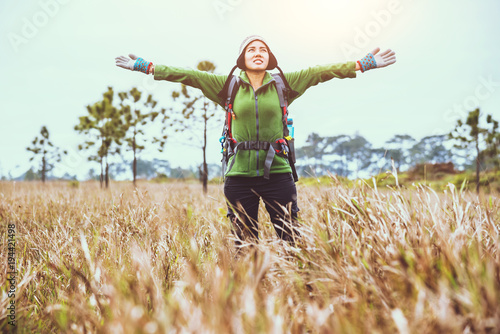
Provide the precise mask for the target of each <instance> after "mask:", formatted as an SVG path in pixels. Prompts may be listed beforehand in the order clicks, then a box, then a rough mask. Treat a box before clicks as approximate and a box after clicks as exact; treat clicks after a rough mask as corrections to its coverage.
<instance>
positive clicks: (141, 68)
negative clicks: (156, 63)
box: [115, 54, 153, 74]
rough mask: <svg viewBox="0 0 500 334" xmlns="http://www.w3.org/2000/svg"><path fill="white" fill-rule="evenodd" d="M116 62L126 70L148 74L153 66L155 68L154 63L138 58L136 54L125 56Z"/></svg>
mask: <svg viewBox="0 0 500 334" xmlns="http://www.w3.org/2000/svg"><path fill="white" fill-rule="evenodd" d="M129 57H130V58H129ZM115 62H116V66H119V67H122V68H126V69H127V70H131V71H138V72H142V73H146V74H148V73H149V70H150V68H151V66H153V63H152V62H150V61H145V60H144V59H142V58H138V57H137V56H136V55H134V54H129V55H128V57H125V56H119V57H116V58H115Z"/></svg>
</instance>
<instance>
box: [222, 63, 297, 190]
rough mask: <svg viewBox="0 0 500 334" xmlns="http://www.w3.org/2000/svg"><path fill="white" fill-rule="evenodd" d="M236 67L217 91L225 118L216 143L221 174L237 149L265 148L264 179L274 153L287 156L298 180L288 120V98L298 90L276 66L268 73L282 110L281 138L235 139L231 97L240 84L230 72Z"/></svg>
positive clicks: (267, 176) (231, 165) (224, 172)
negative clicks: (268, 139)
mask: <svg viewBox="0 0 500 334" xmlns="http://www.w3.org/2000/svg"><path fill="white" fill-rule="evenodd" d="M236 67H237V66H235V67H233V69H232V70H231V72H230V74H229V76H228V78H227V80H226V82H225V84H224V87H223V88H222V90H221V91H220V92H219V94H218V97H219V98H220V99H221V105H224V109H225V111H226V119H225V123H224V127H223V130H222V136H221V137H220V139H219V142H220V143H221V146H222V150H221V153H222V174H223V175H225V174H226V167H227V164H228V162H229V159H230V158H231V157H232V156H233V155H236V153H237V152H238V151H239V150H265V151H267V155H266V160H265V163H264V178H266V179H269V172H270V169H271V165H272V163H273V160H274V156H275V155H278V156H281V157H284V158H287V160H288V163H289V164H290V167H291V168H292V175H293V179H294V181H295V182H297V181H298V179H299V178H298V175H297V171H296V169H295V145H294V138H293V137H292V136H290V133H289V130H288V125H291V122H290V121H291V120H288V108H287V107H288V99H291V98H294V97H296V96H297V95H299V93H297V92H296V91H294V90H292V89H291V88H290V86H289V84H288V82H287V81H286V78H285V75H284V74H283V72H282V71H281V69H280V68H279V67H277V68H278V70H279V72H280V73H273V74H271V75H272V77H273V78H274V84H275V86H276V91H277V92H278V98H279V101H280V106H281V110H282V111H283V117H282V121H283V138H280V139H278V140H276V142H274V143H271V142H266V141H244V142H239V143H238V142H237V141H236V140H235V139H234V138H233V135H232V132H231V121H232V120H233V119H234V118H235V117H236V115H235V114H234V110H233V103H234V97H235V96H236V93H237V92H238V88H239V87H240V84H241V79H240V77H238V76H236V75H233V72H234V70H235V69H236ZM235 160H236V159H233V161H232V162H231V164H230V166H229V168H228V171H230V170H231V168H232V167H233V165H234V162H235Z"/></svg>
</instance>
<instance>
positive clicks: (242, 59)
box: [236, 35, 278, 70]
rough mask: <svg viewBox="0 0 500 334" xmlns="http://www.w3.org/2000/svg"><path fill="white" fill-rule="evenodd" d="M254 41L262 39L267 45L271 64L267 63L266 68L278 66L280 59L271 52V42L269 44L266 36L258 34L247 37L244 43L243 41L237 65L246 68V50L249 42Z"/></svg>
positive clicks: (270, 68)
mask: <svg viewBox="0 0 500 334" xmlns="http://www.w3.org/2000/svg"><path fill="white" fill-rule="evenodd" d="M253 41H261V42H262V43H264V44H265V45H266V46H267V51H268V52H269V64H268V65H267V68H266V70H272V69H274V68H275V67H276V66H278V61H277V60H276V57H275V56H274V54H273V53H272V52H271V49H270V48H269V44H267V42H266V41H265V39H264V38H262V37H261V36H258V35H252V36H248V37H247V38H245V39H244V40H243V43H241V46H240V52H239V57H238V59H237V60H236V65H237V66H238V67H239V68H241V69H242V70H246V66H245V50H246V48H247V46H248V44H250V43H252V42H253Z"/></svg>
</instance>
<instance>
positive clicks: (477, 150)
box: [476, 135, 480, 194]
mask: <svg viewBox="0 0 500 334" xmlns="http://www.w3.org/2000/svg"><path fill="white" fill-rule="evenodd" d="M476 154H477V155H476V193H477V194H479V181H480V179H479V168H480V167H479V136H478V135H476Z"/></svg>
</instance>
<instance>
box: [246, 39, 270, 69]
mask: <svg viewBox="0 0 500 334" xmlns="http://www.w3.org/2000/svg"><path fill="white" fill-rule="evenodd" d="M268 65H269V51H268V50H267V46H266V45H265V44H264V43H263V42H261V41H253V42H252V43H250V44H248V46H247V48H246V50H245V66H246V68H247V71H265V70H266V68H267V66H268Z"/></svg>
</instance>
